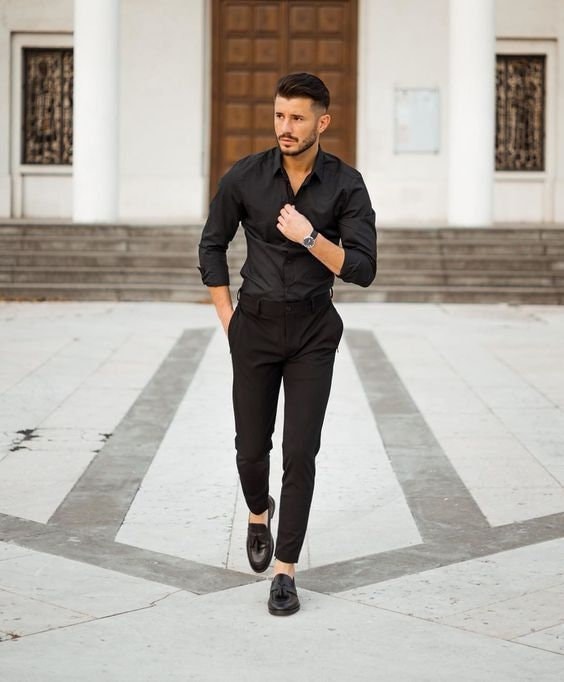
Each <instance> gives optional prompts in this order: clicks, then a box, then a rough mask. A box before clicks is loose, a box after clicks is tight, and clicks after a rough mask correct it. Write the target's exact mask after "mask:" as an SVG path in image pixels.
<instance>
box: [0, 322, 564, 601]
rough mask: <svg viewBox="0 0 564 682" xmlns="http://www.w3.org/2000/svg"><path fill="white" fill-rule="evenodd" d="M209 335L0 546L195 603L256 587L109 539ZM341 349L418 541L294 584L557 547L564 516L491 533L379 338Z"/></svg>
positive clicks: (363, 580) (5, 530)
mask: <svg viewBox="0 0 564 682" xmlns="http://www.w3.org/2000/svg"><path fill="white" fill-rule="evenodd" d="M212 333H213V330H210V329H204V330H187V331H186V332H184V334H183V335H182V336H181V337H180V339H179V340H178V342H177V343H176V345H175V346H174V348H173V349H172V350H171V352H170V353H169V355H168V356H167V358H166V359H165V360H164V361H163V363H162V364H161V366H160V368H159V369H158V370H157V372H156V374H155V375H154V376H153V378H152V379H151V381H150V382H149V383H148V384H147V386H146V387H145V389H144V390H143V392H142V393H141V395H140V396H139V398H138V399H137V401H136V402H135V404H134V405H133V406H132V408H131V409H130V411H129V412H128V414H127V415H126V416H125V418H124V419H123V420H122V422H121V423H120V424H119V426H118V427H117V429H116V431H115V433H114V435H113V436H112V438H111V439H110V440H109V441H108V442H107V443H106V445H105V446H104V448H103V449H102V450H101V451H100V453H99V454H98V455H97V457H96V458H95V459H94V460H93V462H92V464H91V466H90V467H89V468H88V469H87V470H86V472H85V473H84V475H83V477H82V478H81V479H80V480H79V481H78V483H77V485H76V486H75V487H74V488H73V490H72V491H71V493H69V495H68V496H67V498H66V499H65V501H64V502H63V504H62V505H61V506H60V507H59V509H58V510H57V512H56V513H55V514H54V515H53V517H52V518H51V520H50V522H49V524H42V523H37V522H34V521H29V520H25V519H21V518H17V517H13V516H9V515H6V514H0V541H6V542H12V543H14V544H16V545H18V546H21V547H25V548H28V549H32V550H36V551H40V552H45V553H48V554H53V555H56V556H61V557H64V558H68V559H74V560H77V561H82V562H84V563H88V564H92V565H95V566H100V567H102V568H107V569H110V570H114V571H118V572H121V573H124V574H127V575H132V576H137V577H140V578H144V579H146V580H152V581H155V582H161V583H164V584H167V585H171V586H174V587H178V588H180V589H185V590H188V591H190V592H194V593H196V594H206V593H209V592H216V591H220V590H223V589H227V588H229V587H236V586H239V585H245V584H249V583H252V582H256V581H257V580H260V579H261V578H258V577H255V576H253V575H248V574H246V573H240V572H237V571H232V570H228V569H224V568H219V567H215V566H210V565H207V564H201V563H199V562H195V561H191V560H188V559H183V558H180V557H175V556H170V555H166V554H161V553H159V552H153V551H151V550H145V549H141V548H137V547H133V546H130V545H126V544H123V543H118V542H115V541H114V540H113V537H114V536H115V533H116V532H117V530H118V529H119V526H120V525H121V522H122V520H123V518H124V516H125V514H126V513H127V510H128V509H129V506H130V504H131V502H132V500H133V497H134V496H135V493H136V492H137V489H138V487H139V485H140V483H141V481H142V479H143V476H144V475H145V473H146V471H147V468H148V466H149V465H150V463H151V461H152V459H153V457H154V455H155V453H156V451H157V449H158V447H159V444H160V442H161V441H162V439H163V437H164V435H165V433H166V431H167V429H168V427H169V425H170V422H171V420H172V418H173V417H174V414H175V412H176V409H177V407H178V404H179V403H180V400H181V399H182V397H183V396H184V394H185V392H186V389H187V388H188V386H189V384H190V382H191V380H192V378H193V376H194V373H195V371H196V369H197V368H198V365H199V364H200V362H201V359H202V357H203V354H204V352H205V349H206V347H207V344H208V343H209V340H210V338H211V335H212ZM346 340H347V342H348V345H349V347H350V349H351V353H352V356H353V359H354V361H355V363H356V365H357V368H358V371H359V375H360V378H361V381H362V383H363V386H364V389H365V391H366V395H367V399H368V402H369V404H370V406H371V409H372V411H373V414H374V416H375V419H376V422H377V425H378V428H379V430H380V433H381V435H382V440H383V442H384V445H385V448H386V451H387V453H388V456H389V457H390V461H391V463H392V467H393V469H394V471H395V473H396V476H397V477H398V480H399V482H400V484H401V486H402V488H403V491H404V494H405V496H406V499H407V502H408V504H409V506H410V509H411V511H412V513H413V514H414V517H415V520H416V522H417V524H418V527H419V529H420V532H421V534H422V537H423V540H424V542H423V543H421V544H418V545H414V546H410V547H403V548H399V549H396V550H391V551H387V552H381V553H379V554H373V555H369V556H364V557H358V558H355V559H351V560H347V561H343V562H337V563H333V564H329V565H325V566H320V567H317V568H312V569H309V570H305V571H301V572H300V574H299V582H300V585H302V586H303V587H304V588H308V589H311V590H313V591H317V592H325V593H328V592H342V591H344V590H348V589H354V588H356V587H361V586H364V585H369V584H372V583H377V582H382V581H385V580H389V579H392V578H396V577H401V576H403V575H409V574H413V573H420V572H422V571H425V570H429V569H432V568H437V567H440V566H447V565H450V564H454V563H458V562H462V561H466V560H469V559H474V558H478V557H481V556H487V555H491V554H495V553H498V552H501V551H505V550H510V549H516V548H519V547H524V546H526V545H532V544H536V543H540V542H545V541H548V540H552V539H556V538H561V537H564V513H560V514H553V515H550V516H545V517H540V518H536V519H530V520H527V521H523V522H519V523H513V524H508V525H506V526H500V527H494V528H492V527H490V526H489V525H488V524H487V520H486V519H485V517H484V516H483V514H482V513H481V511H480V510H479V509H478V508H477V505H476V504H475V502H474V500H473V499H472V496H471V494H470V493H469V491H468V490H467V489H466V487H465V486H464V485H463V483H462V481H461V480H460V479H459V477H458V475H457V474H456V472H455V471H454V469H453V468H452V466H451V464H450V462H449V461H448V459H447V458H446V455H445V454H444V452H443V451H442V449H441V448H440V446H439V444H438V443H437V441H436V439H435V437H434V435H433V433H432V432H431V430H430V429H429V427H428V426H427V424H426V422H425V420H424V418H423V416H422V415H421V414H420V413H419V411H418V409H417V407H416V405H415V404H414V403H413V401H412V399H411V397H410V396H409V393H408V392H407V390H406V389H405V386H404V385H403V383H402V382H401V379H400V378H399V376H398V375H397V373H396V372H395V369H394V368H393V366H392V365H391V363H390V362H389V361H388V359H387V357H386V356H385V354H384V352H383V350H382V349H381V347H380V345H379V344H378V343H377V341H376V339H375V337H374V336H373V335H372V334H371V333H370V332H365V331H362V330H352V331H349V332H347V334H346ZM132 446H134V447H132Z"/></svg>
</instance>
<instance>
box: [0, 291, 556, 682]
mask: <svg viewBox="0 0 564 682" xmlns="http://www.w3.org/2000/svg"><path fill="white" fill-rule="evenodd" d="M338 307H339V311H340V312H341V315H342V316H343V318H344V321H345V326H346V334H345V337H344V339H343V342H342V343H341V347H340V350H339V354H338V356H337V362H336V368H335V379H334V386H333V394H332V397H331V401H330V404H329V408H328V414H327V419H326V427H325V430H324V438H323V442H322V449H321V452H320V454H319V457H318V473H317V484H316V494H315V497H314V502H313V507H312V514H311V520H310V526H309V532H308V537H307V539H306V544H305V547H304V551H303V555H302V558H301V561H300V565H299V571H298V574H297V586H298V589H299V593H300V597H301V601H302V610H301V611H300V612H299V613H298V614H297V615H296V616H293V617H291V618H288V619H276V618H273V617H272V616H269V614H268V613H267V611H266V597H267V591H268V586H269V582H268V580H269V578H270V577H271V575H272V573H271V571H270V572H269V573H266V574H265V575H264V576H256V575H255V574H253V573H252V572H251V571H250V569H249V567H248V565H247V562H246V557H245V550H244V540H245V530H246V509H245V505H244V501H243V499H242V495H241V492H240V489H239V486H238V482H237V476H236V471H235V464H234V452H233V418H232V415H231V408H230V359H229V352H228V347H227V342H226V340H225V338H224V335H223V333H222V332H221V331H220V330H219V329H218V325H217V323H216V320H215V316H214V313H213V310H212V309H211V307H209V306H198V305H190V304H154V303H72V302H51V303H33V304H31V303H0V675H1V679H2V680H5V681H6V682H35V681H38V682H43V681H49V682H50V681H57V682H59V681H66V680H73V681H75V680H81V681H82V680H85V681H88V682H90V681H91V680H92V681H94V680H96V681H99V680H118V681H120V682H121V681H124V682H129V681H132V682H133V681H134V680H135V681H141V680H221V679H226V678H229V679H235V680H259V679H260V680H262V679H265V678H268V679H270V680H282V679H288V678H290V679H291V678H293V679H296V680H304V681H308V682H309V681H310V680H311V681H317V680H323V681H325V680H330V681H331V680H342V679H347V680H362V681H364V680H375V679H381V680H385V681H386V682H388V681H389V682H396V681H398V682H404V681H407V682H410V681H411V680H413V681H416V680H417V681H420V680H429V681H431V680H432V681H433V682H435V681H438V680H449V681H451V680H462V681H467V680H468V681H471V680H472V681H473V680H492V681H495V682H506V681H507V682H519V681H521V680H523V681H525V680H535V681H536V680H543V682H544V680H559V681H561V680H562V679H564V370H563V368H564V308H561V307H552V306H544V307H543V306H506V305H487V306H486V305H454V304H450V305H430V304H429V305H414V304H341V305H339V306H338ZM279 431H280V429H279V428H277V432H276V433H275V438H274V449H273V453H272V475H271V484H272V493H273V495H274V496H275V497H278V494H279V487H280V475H281V467H280V446H281V443H280V433H279ZM276 520H277V518H276V517H275V519H274V521H275V524H274V525H276Z"/></svg>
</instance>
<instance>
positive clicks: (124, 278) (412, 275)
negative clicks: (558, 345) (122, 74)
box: [0, 266, 564, 287]
mask: <svg viewBox="0 0 564 682" xmlns="http://www.w3.org/2000/svg"><path fill="white" fill-rule="evenodd" d="M231 273H232V279H233V278H235V279H236V278H237V273H238V270H237V269H233V268H232V269H231ZM0 282H5V283H8V282H11V283H20V284H25V283H40V282H43V283H45V284H48V283H65V282H66V283H73V282H80V283H88V282H92V283H128V282H130V283H147V284H152V283H159V284H168V285H171V286H177V285H178V286H183V285H194V286H200V285H201V279H200V273H199V271H198V270H197V269H196V268H195V267H193V268H112V267H109V268H107V267H76V266H69V267H61V266H53V267H50V268H45V267H35V266H31V267H25V266H16V267H11V268H10V267H0ZM418 284H420V285H450V286H464V285H476V286H494V287H495V286H523V285H527V286H553V285H554V286H559V285H561V284H564V270H562V271H555V272H552V271H546V270H545V271H520V272H515V271H499V270H495V271H486V272H484V271H469V270H465V271H463V272H460V273H458V274H456V273H454V272H452V271H415V272H413V271H406V270H390V271H386V270H384V271H382V270H380V272H379V273H378V277H377V286H378V287H382V286H389V285H413V286H415V285H418Z"/></svg>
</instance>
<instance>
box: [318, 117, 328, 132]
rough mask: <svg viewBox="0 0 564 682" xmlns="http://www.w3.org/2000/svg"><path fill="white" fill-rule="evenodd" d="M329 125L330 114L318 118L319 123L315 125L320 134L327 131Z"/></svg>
mask: <svg viewBox="0 0 564 682" xmlns="http://www.w3.org/2000/svg"><path fill="white" fill-rule="evenodd" d="M330 123H331V115H330V114H323V115H322V116H320V117H319V121H318V123H317V126H318V128H317V129H318V131H319V132H320V133H322V132H323V131H325V130H327V128H328V127H329V124H330Z"/></svg>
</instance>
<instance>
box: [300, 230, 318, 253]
mask: <svg viewBox="0 0 564 682" xmlns="http://www.w3.org/2000/svg"><path fill="white" fill-rule="evenodd" d="M318 234H319V232H318V231H317V230H315V229H314V230H312V231H311V234H308V236H307V237H304V240H303V242H302V244H303V245H304V246H305V247H306V249H311V248H312V247H313V245H314V244H315V240H316V239H317V235H318Z"/></svg>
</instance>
